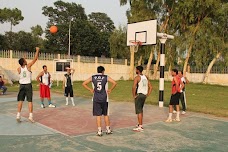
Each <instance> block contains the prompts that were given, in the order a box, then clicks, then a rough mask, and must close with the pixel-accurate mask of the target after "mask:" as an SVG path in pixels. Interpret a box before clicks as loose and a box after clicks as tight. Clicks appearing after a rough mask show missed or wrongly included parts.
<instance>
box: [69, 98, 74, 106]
mask: <svg viewBox="0 0 228 152" xmlns="http://www.w3.org/2000/svg"><path fill="white" fill-rule="evenodd" d="M70 99H71V102H72V105H74V97H70Z"/></svg>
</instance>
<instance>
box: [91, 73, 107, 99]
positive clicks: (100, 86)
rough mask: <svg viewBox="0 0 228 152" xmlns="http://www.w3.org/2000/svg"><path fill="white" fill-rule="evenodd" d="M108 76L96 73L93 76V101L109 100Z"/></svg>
mask: <svg viewBox="0 0 228 152" xmlns="http://www.w3.org/2000/svg"><path fill="white" fill-rule="evenodd" d="M107 82H108V76H107V75H101V74H96V75H93V76H92V85H93V88H94V95H93V101H94V102H107V97H108V96H107V89H108V86H107V85H108V83H107Z"/></svg>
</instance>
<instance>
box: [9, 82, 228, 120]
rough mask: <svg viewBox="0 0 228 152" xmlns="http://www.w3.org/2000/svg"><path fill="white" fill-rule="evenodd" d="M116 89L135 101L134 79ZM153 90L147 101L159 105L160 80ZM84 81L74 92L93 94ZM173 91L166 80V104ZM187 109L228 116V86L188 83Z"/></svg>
mask: <svg viewBox="0 0 228 152" xmlns="http://www.w3.org/2000/svg"><path fill="white" fill-rule="evenodd" d="M117 83H118V84H117V87H116V89H114V90H113V92H112V93H111V95H110V99H111V100H113V101H119V102H122V101H124V102H133V98H132V94H131V87H132V84H133V81H118V82H117ZM151 83H152V86H153V91H152V94H151V95H150V97H148V99H147V101H146V103H147V104H152V105H158V94H159V82H158V81H151ZM59 84H60V86H58V87H57V86H56V82H54V84H53V88H52V91H55V92H59V93H63V91H62V82H59ZM81 84H82V82H81V81H77V82H74V93H75V95H76V96H81V97H89V98H91V97H92V95H91V93H90V92H89V91H87V90H86V89H84V88H83V87H82V85H81ZM33 89H34V91H35V90H38V84H37V82H33ZM17 90H18V85H14V86H11V87H8V91H17ZM170 93H171V82H165V96H164V105H165V106H168V104H169V99H170ZM186 96H187V108H188V109H187V110H188V111H194V112H201V113H206V114H213V115H216V116H221V117H228V87H227V86H219V85H205V84H193V83H190V84H187V86H186Z"/></svg>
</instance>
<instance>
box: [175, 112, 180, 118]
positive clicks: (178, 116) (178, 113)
mask: <svg viewBox="0 0 228 152" xmlns="http://www.w3.org/2000/svg"><path fill="white" fill-rule="evenodd" d="M176 118H177V119H180V111H177V117H176Z"/></svg>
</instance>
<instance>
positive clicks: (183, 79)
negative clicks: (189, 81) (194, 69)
mask: <svg viewBox="0 0 228 152" xmlns="http://www.w3.org/2000/svg"><path fill="white" fill-rule="evenodd" d="M181 81H182V82H183V83H184V85H185V84H186V80H185V78H184V77H182V78H181ZM180 86H181V85H180ZM184 91H185V86H184V88H183V89H182V90H181V92H184Z"/></svg>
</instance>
